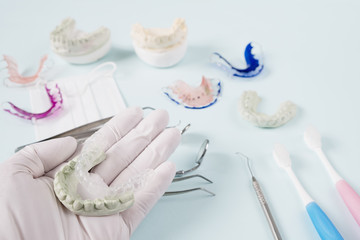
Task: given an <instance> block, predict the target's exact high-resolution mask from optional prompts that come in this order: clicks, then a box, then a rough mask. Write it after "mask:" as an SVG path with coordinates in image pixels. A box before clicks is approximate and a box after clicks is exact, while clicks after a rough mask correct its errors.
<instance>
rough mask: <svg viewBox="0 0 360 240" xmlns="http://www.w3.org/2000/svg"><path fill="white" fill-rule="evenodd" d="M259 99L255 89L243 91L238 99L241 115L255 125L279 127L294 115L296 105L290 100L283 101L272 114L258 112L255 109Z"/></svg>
mask: <svg viewBox="0 0 360 240" xmlns="http://www.w3.org/2000/svg"><path fill="white" fill-rule="evenodd" d="M260 101H261V98H260V97H259V96H258V95H257V93H256V92H255V91H245V92H244V93H243V94H242V95H241V97H240V100H239V111H240V114H241V116H242V117H243V118H244V119H245V120H247V121H249V122H251V123H252V124H254V125H255V126H257V127H262V128H275V127H280V126H282V125H284V124H285V123H287V122H288V121H290V120H291V119H292V118H293V117H295V115H296V105H295V104H294V103H292V102H290V101H286V102H283V103H282V104H281V105H280V107H279V108H278V110H277V112H276V113H275V114H273V115H267V114H264V113H260V112H258V111H257V110H256V109H257V106H258V104H259V103H260Z"/></svg>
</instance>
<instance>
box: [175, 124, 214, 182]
mask: <svg viewBox="0 0 360 240" xmlns="http://www.w3.org/2000/svg"><path fill="white" fill-rule="evenodd" d="M189 127H190V124H188V125H187V126H186V127H185V128H184V129H183V131H182V132H185V131H186V130H187V129H188V128H189ZM184 130H185V131H184ZM208 147H209V140H208V139H205V140H204V142H203V144H202V145H201V147H200V150H199V152H198V155H197V157H196V159H195V163H196V165H195V167H193V168H190V169H188V170H179V171H177V172H176V175H175V177H181V176H184V175H185V174H187V173H190V172H192V171H195V170H196V169H198V168H199V167H200V165H201V163H202V161H203V159H204V156H205V154H206V151H207V149H208Z"/></svg>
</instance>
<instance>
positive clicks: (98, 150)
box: [54, 132, 153, 216]
mask: <svg viewBox="0 0 360 240" xmlns="http://www.w3.org/2000/svg"><path fill="white" fill-rule="evenodd" d="M101 143H104V137H103V136H102V135H101V134H99V132H96V133H95V134H94V135H93V136H91V137H90V138H89V139H88V140H86V141H85V143H84V147H83V149H82V150H81V153H80V154H79V155H78V156H77V157H75V158H74V159H72V160H71V161H69V162H68V163H67V164H66V165H65V166H64V167H63V168H62V169H61V170H60V171H59V172H57V173H56V175H55V178H54V191H55V194H56V196H57V198H58V199H59V200H60V202H61V203H62V204H63V205H64V206H65V207H66V208H68V209H69V210H70V211H72V212H74V213H75V214H78V215H85V216H106V215H112V214H116V213H119V212H122V211H125V210H126V209H128V208H130V207H131V206H132V205H133V203H134V202H135V198H134V192H135V191H137V190H139V189H140V188H142V187H143V186H144V185H145V184H146V182H147V180H148V179H149V178H150V177H151V176H152V173H153V172H152V170H150V169H148V170H146V171H145V172H143V173H142V174H139V175H136V176H135V177H133V178H131V179H129V180H128V181H127V182H125V183H123V184H122V185H120V186H114V187H109V186H108V185H107V184H106V183H105V182H104V180H103V179H102V178H101V177H100V176H99V175H97V174H95V173H89V170H90V169H91V168H92V167H94V166H95V165H97V164H99V163H101V162H102V161H104V160H105V158H106V154H105V152H104V150H103V149H104V148H102V147H101ZM99 144H100V146H99Z"/></svg>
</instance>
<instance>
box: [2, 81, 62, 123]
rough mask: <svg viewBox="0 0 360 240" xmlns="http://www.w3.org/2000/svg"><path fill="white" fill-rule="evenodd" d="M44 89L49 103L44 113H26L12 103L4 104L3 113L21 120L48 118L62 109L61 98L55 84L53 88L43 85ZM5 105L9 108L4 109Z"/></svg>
mask: <svg viewBox="0 0 360 240" xmlns="http://www.w3.org/2000/svg"><path fill="white" fill-rule="evenodd" d="M44 88H45V91H46V93H47V95H48V97H49V101H50V107H49V108H48V109H47V110H46V111H44V112H40V113H32V112H28V111H26V110H24V109H22V108H19V107H18V106H16V105H15V104H13V103H12V102H6V103H4V104H3V110H4V111H5V112H8V113H10V114H11V115H14V116H17V117H20V118H23V119H27V120H36V119H41V118H45V117H48V116H50V115H52V114H54V113H55V112H57V111H59V110H60V109H62V106H63V97H62V94H61V90H60V88H59V86H58V85H57V84H56V85H55V87H53V88H50V87H48V85H46V84H45V86H44ZM5 104H8V105H9V107H4V105H5Z"/></svg>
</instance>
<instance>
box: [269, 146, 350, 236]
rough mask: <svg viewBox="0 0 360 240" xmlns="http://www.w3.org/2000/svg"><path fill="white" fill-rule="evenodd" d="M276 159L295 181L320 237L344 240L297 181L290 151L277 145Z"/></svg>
mask: <svg viewBox="0 0 360 240" xmlns="http://www.w3.org/2000/svg"><path fill="white" fill-rule="evenodd" d="M273 155H274V158H275V160H276V162H277V163H278V165H279V166H280V167H282V168H283V169H284V170H285V171H286V172H287V173H288V174H289V176H290V178H291V180H292V181H293V183H294V185H295V187H296V190H297V191H298V193H299V194H300V196H301V199H302V201H303V203H304V206H305V208H306V211H307V213H308V215H309V216H310V219H311V221H312V223H313V225H314V227H315V228H316V231H317V232H318V234H319V236H320V238H321V239H323V240H331V239H334V240H338V239H343V237H342V236H341V235H340V233H339V232H338V230H337V229H336V227H335V226H334V224H333V223H332V222H331V221H330V219H329V218H328V216H326V214H325V213H324V212H323V211H322V210H321V208H320V207H319V205H317V204H316V203H315V202H314V200H313V199H312V198H311V197H310V195H309V194H308V193H307V192H306V191H305V189H304V188H303V186H302V185H301V183H300V182H299V180H298V179H297V177H296V175H295V173H294V172H293V170H292V168H291V159H290V155H289V153H288V151H287V150H286V149H285V147H284V146H283V145H281V144H276V145H275V147H274V151H273Z"/></svg>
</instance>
